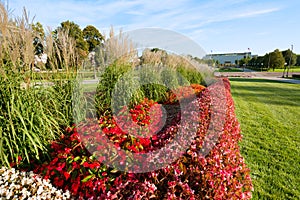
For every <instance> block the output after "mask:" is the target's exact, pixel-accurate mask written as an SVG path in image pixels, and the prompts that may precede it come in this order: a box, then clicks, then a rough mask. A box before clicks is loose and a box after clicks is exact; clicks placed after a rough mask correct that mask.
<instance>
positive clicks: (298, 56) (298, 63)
mask: <svg viewBox="0 0 300 200" xmlns="http://www.w3.org/2000/svg"><path fill="white" fill-rule="evenodd" d="M296 65H297V66H300V55H297V62H296Z"/></svg>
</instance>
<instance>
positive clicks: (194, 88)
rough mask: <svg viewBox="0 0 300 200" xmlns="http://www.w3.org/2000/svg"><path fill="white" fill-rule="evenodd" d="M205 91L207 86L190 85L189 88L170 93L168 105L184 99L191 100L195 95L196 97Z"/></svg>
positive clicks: (182, 87)
mask: <svg viewBox="0 0 300 200" xmlns="http://www.w3.org/2000/svg"><path fill="white" fill-rule="evenodd" d="M204 89H205V86H203V85H200V84H195V83H193V84H190V85H189V86H181V87H179V88H177V89H175V90H174V91H170V92H169V93H168V100H167V102H166V103H171V104H172V103H177V102H178V101H179V100H181V99H184V98H189V97H191V96H192V95H193V94H195V95H196V96H197V95H199V94H200V93H201V92H202V91H203V90H204Z"/></svg>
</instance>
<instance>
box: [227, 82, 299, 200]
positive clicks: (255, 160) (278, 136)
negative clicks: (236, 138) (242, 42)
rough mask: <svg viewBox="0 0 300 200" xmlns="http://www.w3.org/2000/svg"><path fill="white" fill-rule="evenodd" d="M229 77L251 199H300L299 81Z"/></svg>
mask: <svg viewBox="0 0 300 200" xmlns="http://www.w3.org/2000/svg"><path fill="white" fill-rule="evenodd" d="M230 81H231V84H232V96H233V99H234V101H235V107H236V114H237V117H238V119H239V122H240V124H241V129H242V135H243V141H242V142H241V143H240V147H241V152H242V155H243V156H244V158H245V161H246V163H247V165H248V167H249V168H250V169H251V175H252V180H253V184H254V192H253V199H300V123H299V122H300V84H298V85H296V84H289V83H279V82H275V81H267V80H261V79H242V78H232V79H230Z"/></svg>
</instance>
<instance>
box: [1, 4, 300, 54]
mask: <svg viewBox="0 0 300 200" xmlns="http://www.w3.org/2000/svg"><path fill="white" fill-rule="evenodd" d="M1 1H2V2H4V3H5V4H7V3H8V7H9V9H10V10H11V14H12V15H13V16H21V14H22V9H23V8H24V7H25V8H26V10H27V11H28V13H29V17H31V18H33V17H34V22H37V21H39V22H41V23H42V24H43V26H44V27H50V28H52V29H55V28H56V27H58V26H59V25H60V23H61V22H63V21H66V20H70V21H73V22H75V23H76V24H78V25H79V26H80V27H81V28H82V29H83V28H84V27H86V26H87V25H93V26H95V27H96V28H97V29H98V30H99V31H100V32H101V33H102V34H105V35H108V33H109V29H110V27H111V26H113V27H114V29H115V30H116V31H118V30H120V29H122V31H123V32H126V31H133V30H136V29H141V28H163V29H167V30H170V31H174V32H176V33H179V34H181V35H184V36H186V37H188V38H189V39H191V40H193V41H194V42H195V43H197V44H198V45H200V46H201V47H202V49H204V51H205V52H206V53H232V52H246V51H248V49H250V51H251V53H252V55H264V54H265V53H268V52H271V51H274V50H275V49H279V50H286V49H289V48H290V49H291V48H292V46H293V52H295V53H297V54H300V26H299V24H300V21H299V19H300V12H299V8H300V1H299V0H285V1H283V0H117V1H107V0H63V1H62V0H1Z"/></svg>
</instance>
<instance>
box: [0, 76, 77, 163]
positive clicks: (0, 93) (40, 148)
mask: <svg viewBox="0 0 300 200" xmlns="http://www.w3.org/2000/svg"><path fill="white" fill-rule="evenodd" d="M24 77H25V75H22V74H12V75H9V74H0V98H1V101H0V146H1V148H0V166H1V165H6V166H9V163H10V162H14V163H18V162H20V161H21V160H22V163H24V164H26V163H27V164H29V160H32V159H37V160H40V159H41V158H40V156H39V155H40V153H41V152H44V153H45V155H47V146H48V144H49V142H50V141H51V140H53V139H56V138H58V137H59V136H60V135H61V133H62V131H63V127H67V126H68V125H70V124H71V123H72V121H73V119H72V105H71V103H72V102H71V99H72V98H71V95H72V89H73V84H74V83H73V82H56V83H54V86H51V87H43V86H41V87H39V88H37V87H27V88H22V87H21V85H22V84H24V81H23V80H24ZM20 159H21V160H20Z"/></svg>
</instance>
